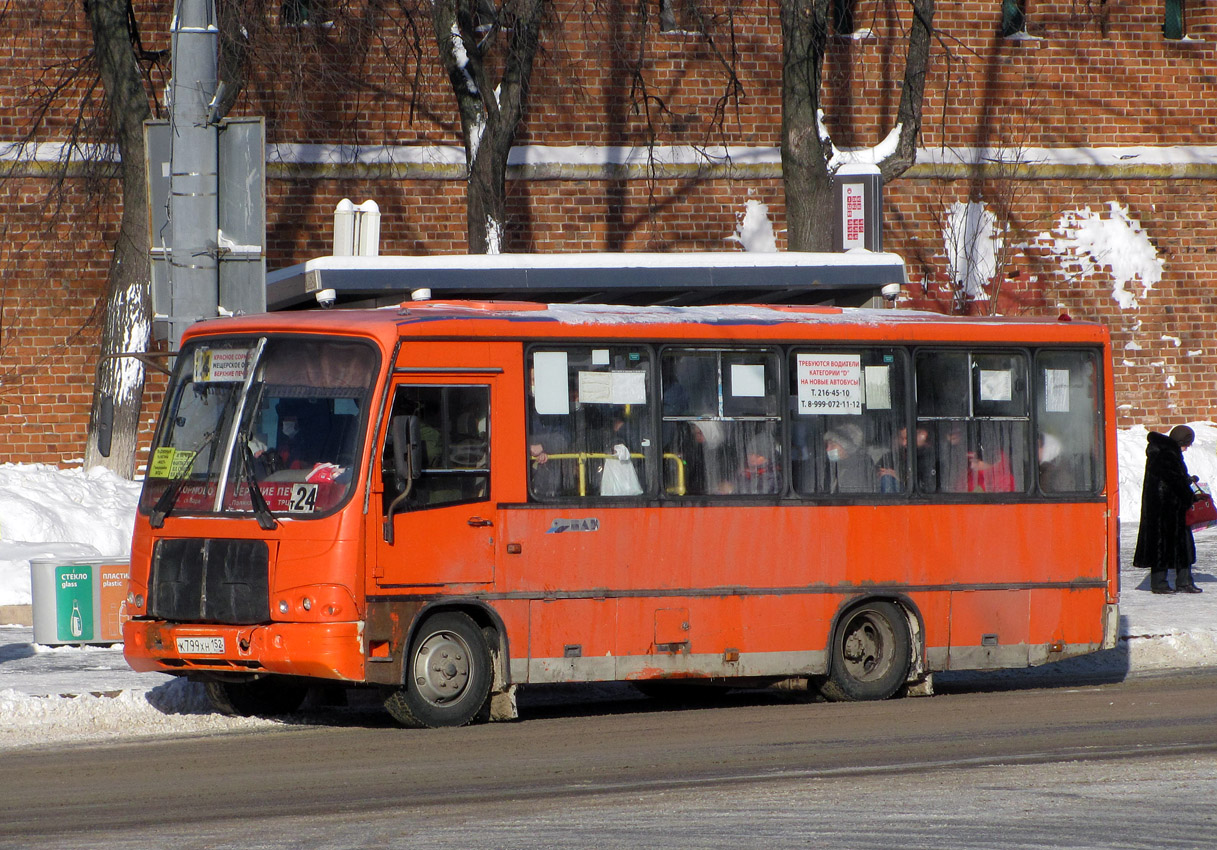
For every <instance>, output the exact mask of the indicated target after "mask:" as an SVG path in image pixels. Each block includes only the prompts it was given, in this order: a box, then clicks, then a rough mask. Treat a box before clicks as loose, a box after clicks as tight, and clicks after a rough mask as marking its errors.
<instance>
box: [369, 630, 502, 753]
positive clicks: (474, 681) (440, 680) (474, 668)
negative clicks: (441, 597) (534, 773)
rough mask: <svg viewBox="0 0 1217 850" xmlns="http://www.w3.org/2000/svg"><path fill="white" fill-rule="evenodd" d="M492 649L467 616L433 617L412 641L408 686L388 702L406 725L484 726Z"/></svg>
mask: <svg viewBox="0 0 1217 850" xmlns="http://www.w3.org/2000/svg"><path fill="white" fill-rule="evenodd" d="M490 665H491V661H490V647H489V645H488V644H487V643H486V637H485V635H483V634H482V630H481V629H480V628H478V626H477V624H476V623H474V622H473V620H471V619H470V618H469V617H468V616H467V615H466V614H461V613H458V612H447V613H443V614H436V615H435V616H434V617H429V618H427V620H426V621H425V622H424V623H423V624H422V626H421V627H420V628H419V629H418V632H417V633H416V634H415V636H414V640H412V641H411V642H410V652H409V654H408V655H407V656H406V670H405V682H404V683H403V684H402V686H401V687H398V688H394V689H393V691H392V692H391V693H390V694H389V695H388V697H387V698H386V699H385V708H386V709H387V710H388V712H389V714H391V715H392V716H393V719H394V720H396V721H397V722H398V723H400V724H402V725H403V726H411V727H415V728H427V729H436V728H439V727H444V726H464V725H466V724H467V723H472V722H474V721H475V720H476V721H485V720H486V719H488V716H489V706H490V688H491V684H492V682H493V678H494V677H493V675H492V673H491V667H490Z"/></svg>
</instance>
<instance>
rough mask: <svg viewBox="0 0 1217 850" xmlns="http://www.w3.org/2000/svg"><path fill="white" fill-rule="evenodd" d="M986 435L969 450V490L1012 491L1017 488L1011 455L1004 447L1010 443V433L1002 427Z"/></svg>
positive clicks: (972, 491) (977, 491) (976, 491)
mask: <svg viewBox="0 0 1217 850" xmlns="http://www.w3.org/2000/svg"><path fill="white" fill-rule="evenodd" d="M982 427H983V426H982ZM995 427H996V428H1000V426H995ZM984 436H985V435H984V434H983V433H982V439H980V440H978V441H977V444H976V448H975V450H974V451H972V450H970V451H969V452H968V492H970V493H1010V492H1013V491H1014V490H1017V489H1018V484H1017V482H1016V481H1015V479H1014V468H1013V467H1012V466H1011V465H1010V455H1009V454H1007V453H1006V450H1005V449H1004V448H1003V447H1002V444H1003V443H1009V441H1010V435H1009V434H1008V433H1005V430H1004V429H1001V430H994V432H993V433H990V434H989V435H988V437H989V439H984Z"/></svg>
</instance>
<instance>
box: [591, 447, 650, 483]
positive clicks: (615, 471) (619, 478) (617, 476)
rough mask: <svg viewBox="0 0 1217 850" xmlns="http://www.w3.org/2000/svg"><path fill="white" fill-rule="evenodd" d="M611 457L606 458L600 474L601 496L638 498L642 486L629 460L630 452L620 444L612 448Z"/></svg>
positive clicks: (632, 463)
mask: <svg viewBox="0 0 1217 850" xmlns="http://www.w3.org/2000/svg"><path fill="white" fill-rule="evenodd" d="M613 455H614V456H613V457H610V458H606V459H605V461H604V469H603V471H602V472H601V474H600V495H601V496H640V495H642V485H641V484H639V483H638V473H637V472H635V471H634V462H633V461H631V460H630V450H629V449H628V448H626V447H625V446H624V445H622V444H621V443H618V444H617V445H615V446H613Z"/></svg>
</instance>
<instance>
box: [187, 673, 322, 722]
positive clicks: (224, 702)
mask: <svg viewBox="0 0 1217 850" xmlns="http://www.w3.org/2000/svg"><path fill="white" fill-rule="evenodd" d="M206 690H207V699H208V700H210V702H211V705H212V707H213V708H215V710H216V711H218V712H219V713H220V714H226V715H228V716H229V717H250V716H258V717H271V716H274V715H276V714H291V713H292V712H293V711H295V710H296V709H298V708H299V707H300V704H301V703H303V702H304V698H305V697H306V696H308V686H307V685H305V684H303V683H301V682H298V681H293V680H291V679H284V678H282V677H280V676H265V677H263V678H261V679H254V680H253V681H250V682H222V681H211V682H207V683H206Z"/></svg>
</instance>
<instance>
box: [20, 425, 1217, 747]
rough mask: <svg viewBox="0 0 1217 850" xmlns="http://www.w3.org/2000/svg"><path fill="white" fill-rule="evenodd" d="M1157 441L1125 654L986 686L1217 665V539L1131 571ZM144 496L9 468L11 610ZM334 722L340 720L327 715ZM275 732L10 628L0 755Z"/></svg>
mask: <svg viewBox="0 0 1217 850" xmlns="http://www.w3.org/2000/svg"><path fill="white" fill-rule="evenodd" d="M1192 427H1193V428H1194V429H1195V431H1196V443H1195V445H1194V446H1193V447H1192V448H1190V449H1189V450H1188V451H1187V454H1186V459H1187V462H1188V468H1189V469H1190V470H1191V471H1192V473H1193V474H1195V475H1198V476H1199V477H1200V478H1201V480H1202V481H1208V482H1214V483H1217V425H1214V424H1213V423H1192ZM1146 433H1147V432H1146V429H1145V428H1144V427H1140V426H1138V427H1134V428H1130V429H1128V430H1126V431H1121V432H1120V433H1119V440H1118V453H1119V466H1120V506H1121V507H1120V513H1121V517H1122V519H1123V533H1122V540H1121V551H1122V561H1123V564H1122V568H1121V587H1122V591H1121V599H1120V615H1121V641H1120V645H1119V646H1118V647H1117V648H1116V649H1113V650H1109V651H1106V652H1101V653H1097V654H1095V655H1091V656H1087V657H1085V658H1077V659H1070V660H1068V661H1064V662H1061V663H1059V664H1056V665H1049V667H1048V668H1041V669H1039V670H1035V671H1012V672H1010V673H1001V674H992V673H990V674H983V675H985V676H989V677H993V676H1012V677H1019V676H1045V675H1046V676H1066V677H1090V676H1096V675H1097V676H1107V677H1112V676H1120V675H1124V674H1126V673H1138V672H1145V671H1153V670H1164V669H1177V668H1188V667H1202V666H1217V529H1209V530H1205V531H1201V532H1199V533H1198V534H1197V535H1196V544H1197V552H1198V557H1197V564H1196V569H1195V571H1194V574H1195V577H1196V581H1197V583H1198V584H1200V585H1201V587H1203V588H1204V589H1205V590H1206V591H1207V592H1206V593H1203V594H1198V595H1194V596H1193V595H1178V596H1173V595H1172V596H1155V595H1153V594H1151V593H1149V592H1148V574H1147V573H1146V572H1145V571H1144V570H1139V569H1136V568H1134V567H1132V566H1131V565H1130V563H1129V561H1130V559H1131V557H1132V550H1133V544H1134V542H1135V540H1136V522H1137V520H1138V518H1139V516H1140V505H1141V477H1142V472H1143V467H1144V463H1145V435H1146ZM138 495H139V485H138V484H133V483H131V482H129V481H124V480H123V479H121V478H118V477H117V476H114V475H113V474H111V473H109V472H106V471H105V470H102V469H100V468H97V469H93V470H91V471H88V472H85V471H82V470H79V469H70V470H59V469H56V468H54V467H49V466H43V465H39V464H0V606H12V605H27V604H29V601H30V566H29V562H30V559H31V558H41V557H65V558H77V557H98V556H102V557H115V556H118V557H126V556H127V555H128V553H129V550H130V533H131V527H132V524H133V522H134V518H135V503H136V499H137V498H138ZM964 675H975V674H964ZM355 710H357V711H358V710H363V709H361V708H359V707H358V706H357V707H356V709H355ZM326 716H330V717H332V715H326V714H325V713H324V711H323V712H322V713H321V718H324V717H326ZM312 718H313V719H312V720H311V721H310V719H309V716H308V714H307V713H306V716H305V717H304V718H303V722H306V723H307V722H318V715H317V714H316V713H315V712H314V713H313V714H312ZM320 722H326V721H325V720H324V719H321V721H320ZM373 722H375V721H373ZM270 727H281V728H286V724H285V722H283V721H274V720H263V719H254V718H229V717H222V716H220V715H217V714H214V713H213V712H212V711H211V708H210V706H209V705H208V703H207V700H206V697H205V695H204V693H203V689H202V687H201V686H200V685H196V684H192V683H189V682H186V681H184V680H181V679H175V678H173V677H171V676H166V675H162V674H140V673H135V672H133V671H132V670H131V669H130V668H128V667H127V665H126V662H125V661H124V659H123V655H122V648H121V647H120V646H88V647H64V646H60V647H46V646H39V645H36V644H35V643H34V642H33V630H32V629H31V628H30V627H28V626H16V625H7V626H6V625H0V749H4V748H8V747H17V746H30V745H47V744H61V743H65V742H71V741H82V740H85V741H103V740H121V739H131V738H142V737H152V736H158V735H199V734H213V733H217V732H224V731H230V730H239V729H249V728H270Z"/></svg>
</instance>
